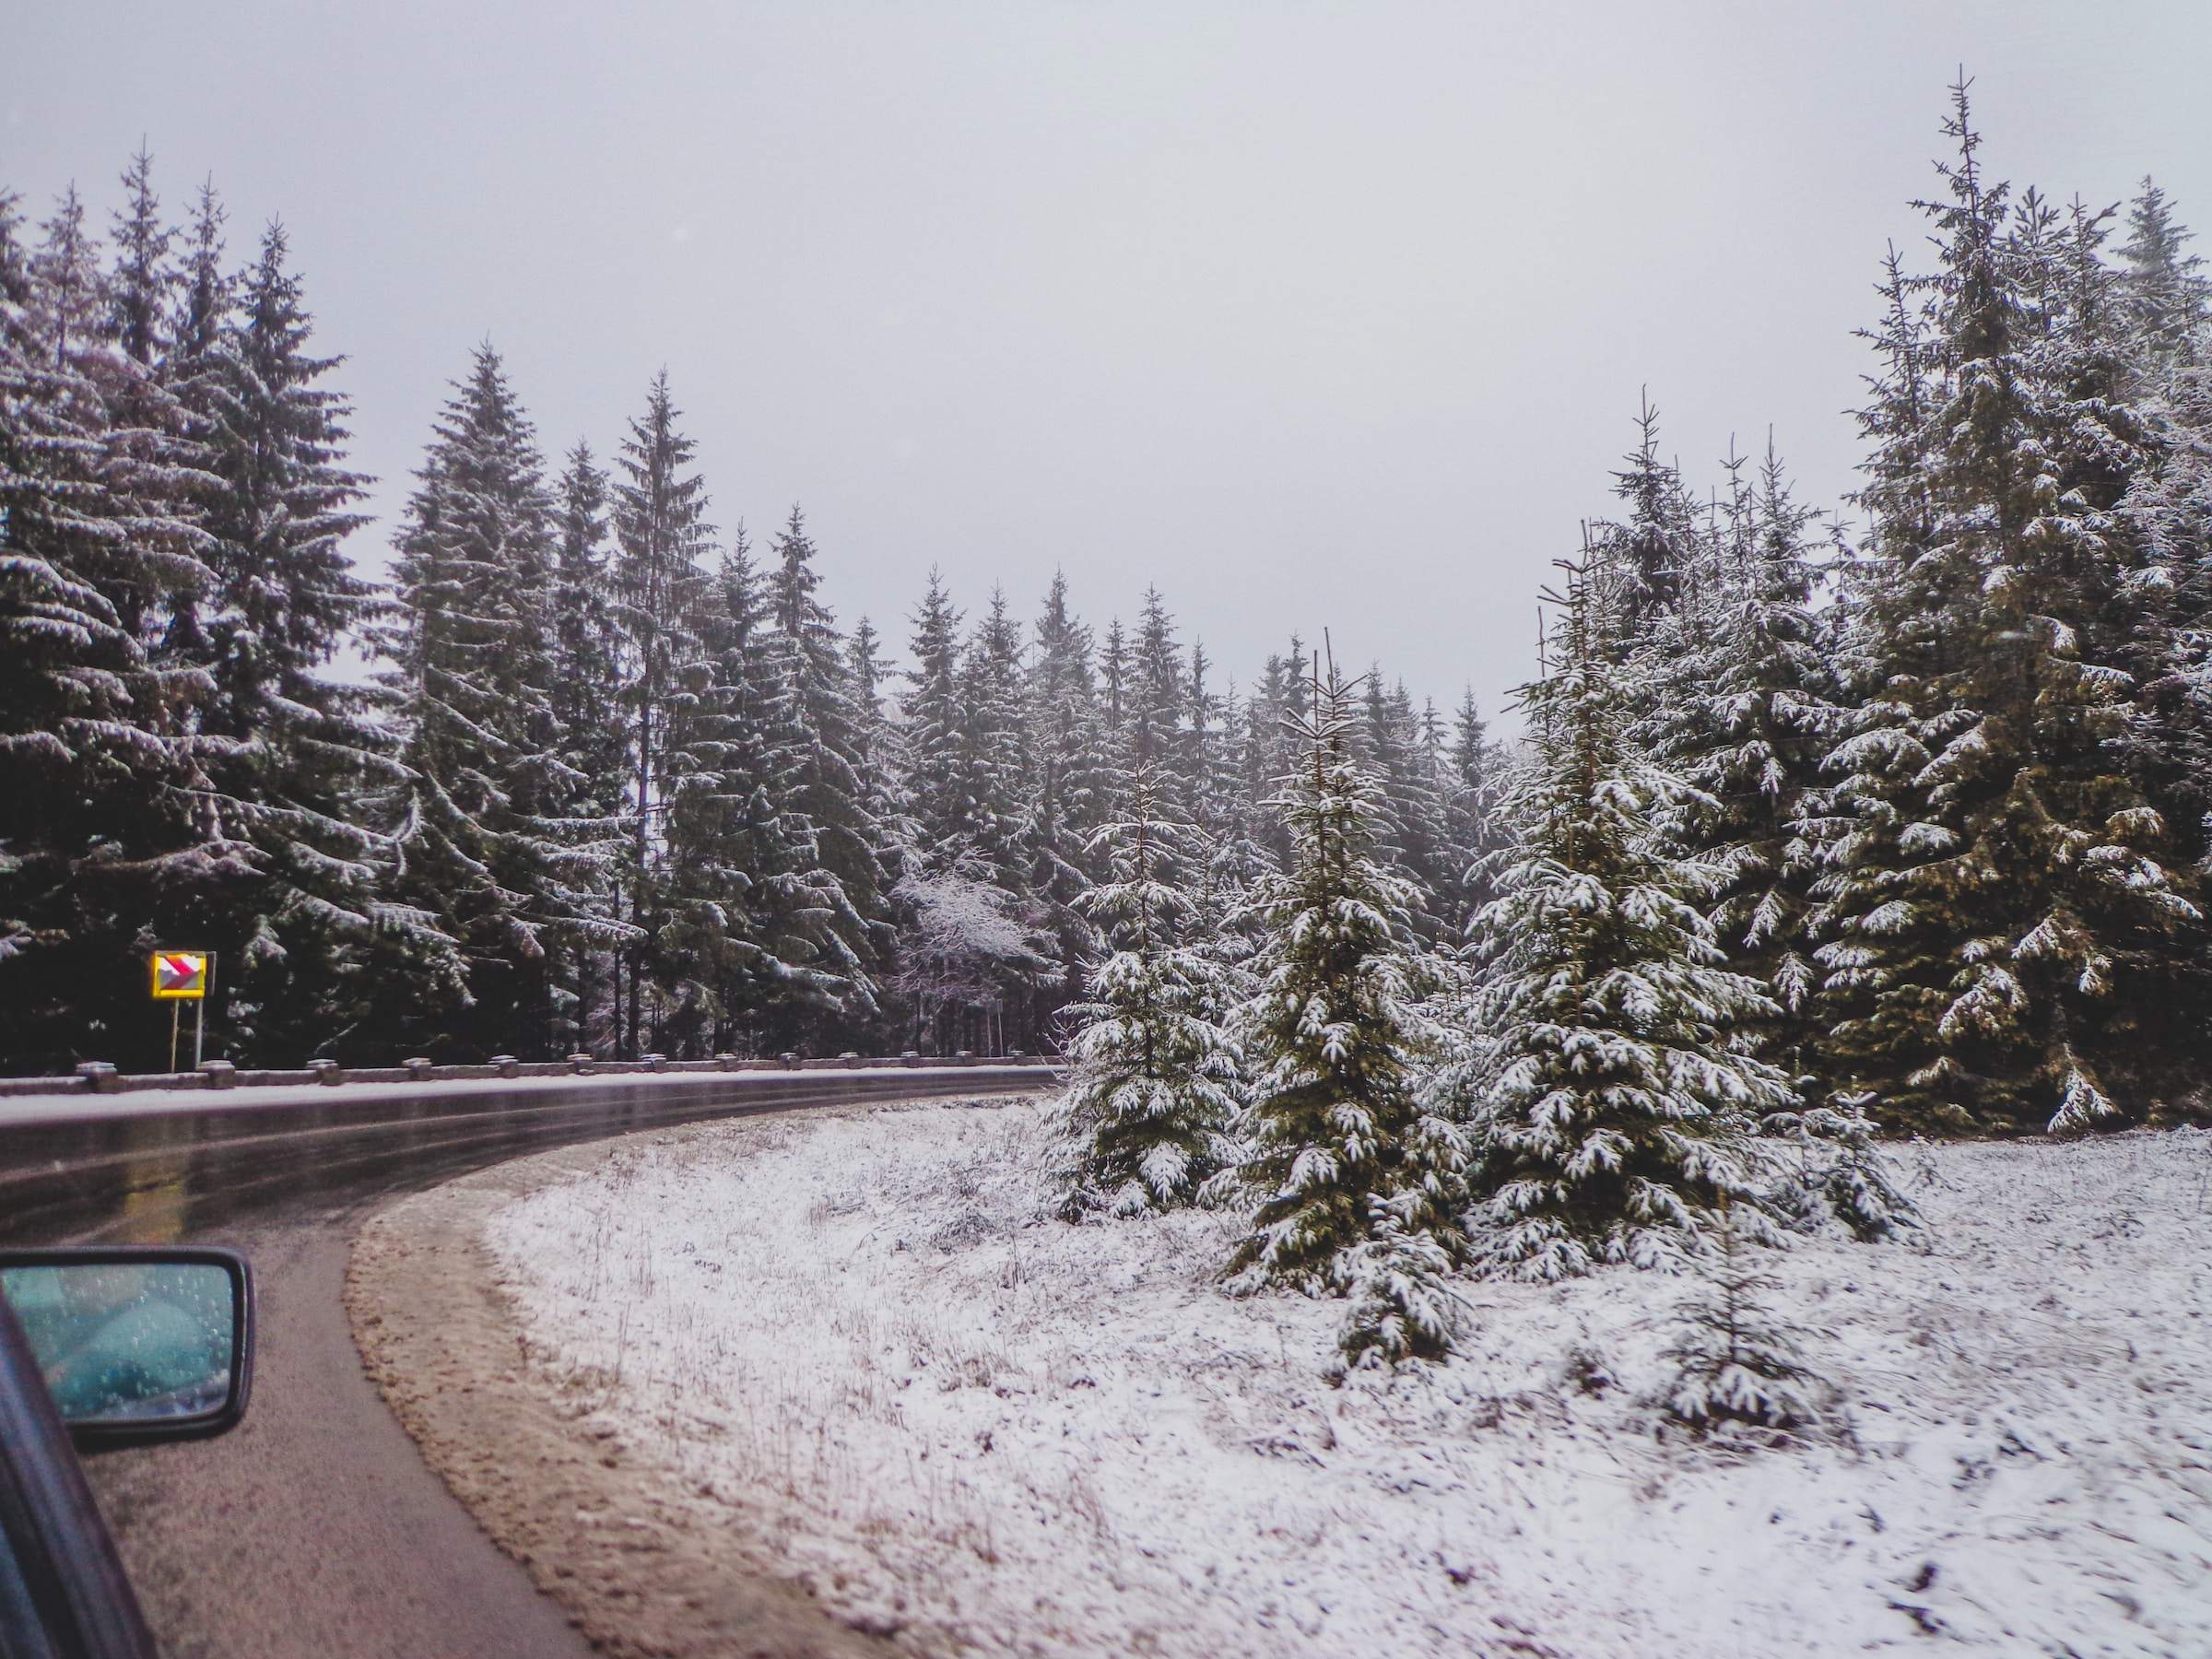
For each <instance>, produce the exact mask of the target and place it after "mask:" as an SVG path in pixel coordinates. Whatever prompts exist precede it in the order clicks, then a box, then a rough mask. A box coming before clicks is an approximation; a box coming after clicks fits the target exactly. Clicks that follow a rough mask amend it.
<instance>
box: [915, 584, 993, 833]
mask: <svg viewBox="0 0 2212 1659" xmlns="http://www.w3.org/2000/svg"><path fill="white" fill-rule="evenodd" d="M911 620H912V624H913V631H912V634H911V635H910V636H909V637H908V640H907V653H908V655H909V656H910V657H911V658H912V661H913V666H912V668H909V669H908V670H907V671H906V674H907V682H908V684H907V691H906V695H905V697H904V698H903V699H902V700H901V702H900V713H901V715H902V717H903V724H904V726H905V737H906V757H905V758H906V762H907V781H906V796H907V805H908V810H909V811H911V812H912V815H913V818H914V825H915V837H916V848H917V851H918V853H920V855H921V857H922V859H923V861H924V863H925V864H928V865H947V864H949V863H951V862H953V861H955V860H957V859H958V858H959V857H960V856H961V855H962V854H963V853H965V852H966V850H967V848H968V846H969V844H970V843H971V841H972V839H973V837H974V834H975V827H976V826H975V812H974V807H973V805H972V803H971V797H970V795H969V794H968V760H967V754H968V737H967V733H966V731H965V729H964V727H963V725H962V722H961V715H962V710H961V700H960V613H959V611H958V610H957V609H955V608H954V606H953V603H952V594H950V592H949V591H948V590H947V588H946V585H945V579H944V577H943V576H942V575H941V574H940V573H939V572H938V571H936V569H935V567H934V566H933V567H932V568H931V570H930V572H929V586H928V588H927V589H926V590H925V591H924V594H923V595H922V603H921V605H920V606H919V607H918V608H917V609H916V610H915V611H914V614H913V616H912V618H911Z"/></svg>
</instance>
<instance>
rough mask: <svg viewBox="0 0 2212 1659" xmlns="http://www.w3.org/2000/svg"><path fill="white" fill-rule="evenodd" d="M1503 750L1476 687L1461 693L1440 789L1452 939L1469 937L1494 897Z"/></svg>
mask: <svg viewBox="0 0 2212 1659" xmlns="http://www.w3.org/2000/svg"><path fill="white" fill-rule="evenodd" d="M1505 769H1506V759H1505V753H1504V749H1503V747H1502V746H1501V745H1500V744H1499V743H1498V742H1497V740H1496V739H1494V738H1493V737H1491V735H1490V727H1489V723H1488V721H1486V720H1484V719H1483V717H1482V711H1481V709H1480V707H1478V706H1477V703H1476V701H1475V691H1474V688H1473V687H1468V688H1465V690H1463V691H1462V692H1461V693H1460V699H1459V707H1458V708H1457V709H1456V710H1455V711H1453V715H1452V732H1451V742H1450V745H1449V747H1447V748H1446V750H1445V757H1444V780H1443V784H1442V789H1441V794H1442V799H1443V809H1444V837H1445V844H1446V845H1447V846H1448V847H1449V849H1450V851H1451V865H1450V866H1449V869H1450V875H1451V880H1450V882H1449V884H1448V885H1447V886H1446V888H1445V889H1444V891H1445V895H1446V898H1445V900H1444V901H1443V902H1444V904H1445V911H1446V919H1447V920H1448V921H1449V922H1450V924H1451V927H1452V931H1451V933H1450V934H1449V935H1448V936H1449V937H1450V938H1451V939H1452V940H1453V942H1455V943H1456V942H1459V941H1461V940H1463V939H1465V937H1466V935H1467V932H1468V928H1469V924H1471V923H1472V922H1473V921H1474V919H1475V916H1476V914H1477V912H1479V911H1480V910H1481V909H1482V907H1483V906H1484V905H1486V904H1488V902H1489V901H1490V900H1491V899H1492V898H1494V897H1495V896H1496V895H1495V893H1494V892H1493V891H1492V889H1491V883H1490V862H1491V855H1492V854H1493V853H1497V852H1498V851H1500V849H1501V848H1502V847H1503V845H1504V827H1503V824H1502V821H1501V820H1500V818H1499V815H1498V806H1499V802H1500V800H1501V799H1502V792H1503V790H1504V785H1505Z"/></svg>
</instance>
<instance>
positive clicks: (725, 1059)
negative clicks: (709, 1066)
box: [714, 1049, 737, 1071]
mask: <svg viewBox="0 0 2212 1659" xmlns="http://www.w3.org/2000/svg"><path fill="white" fill-rule="evenodd" d="M714 1069H715V1070H716V1071H735V1070H736V1069H737V1056H736V1055H735V1054H733V1053H730V1052H729V1051H728V1050H727V1049H724V1051H723V1052H722V1053H719V1054H717V1055H715V1056H714Z"/></svg>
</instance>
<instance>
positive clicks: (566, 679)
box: [547, 441, 639, 1053]
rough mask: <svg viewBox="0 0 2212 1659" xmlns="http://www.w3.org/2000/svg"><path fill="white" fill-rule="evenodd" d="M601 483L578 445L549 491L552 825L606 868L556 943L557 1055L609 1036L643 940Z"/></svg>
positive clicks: (602, 477) (597, 470) (603, 479)
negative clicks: (630, 856)
mask: <svg viewBox="0 0 2212 1659" xmlns="http://www.w3.org/2000/svg"><path fill="white" fill-rule="evenodd" d="M606 511H607V495H606V473H604V472H602V471H601V470H600V468H599V466H598V465H597V463H596V462H595V461H594V458H593V455H592V452H591V447H590V445H588V444H586V443H584V442H582V441H578V442H577V444H576V446H575V447H574V448H573V449H571V451H570V452H569V453H568V456H567V461H566V465H564V467H563V469H562V471H561V475H560V478H559V482H558V483H557V484H556V485H555V487H554V513H555V518H556V534H557V544H556V547H555V551H554V557H553V583H552V593H551V597H550V601H549V609H550V613H551V614H550V617H549V626H550V629H551V638H550V645H551V650H552V684H551V686H550V688H549V689H548V699H547V700H548V702H549V704H550V706H551V709H552V712H553V723H554V727H555V730H556V731H557V733H558V734H559V743H560V748H559V769H558V770H557V771H556V773H555V776H554V782H555V783H556V785H557V794H558V797H559V805H558V807H557V808H556V809H554V810H555V816H557V817H559V818H563V819H565V820H566V822H565V828H566V830H568V832H569V833H571V834H572V835H574V836H575V837H576V838H577V845H578V846H579V848H580V849H583V850H588V851H589V852H591V853H594V854H595V855H596V856H597V857H598V858H600V859H601V860H603V861H605V862H603V863H602V864H601V865H600V866H599V868H598V869H597V870H596V871H595V872H594V877H593V879H592V881H591V883H590V885H589V887H588V888H585V889H583V890H582V891H580V892H579V893H578V894H577V895H576V898H577V902H578V905H579V908H580V910H581V912H582V914H584V915H586V916H588V917H589V919H590V921H591V923H592V924H593V926H592V928H591V929H590V930H589V931H588V932H586V933H584V934H582V935H578V936H576V937H574V938H572V939H570V940H566V941H563V942H561V943H559V944H557V946H556V947H555V948H556V949H557V950H559V952H561V954H562V955H563V956H565V957H566V961H565V963H564V964H563V965H561V966H560V967H559V969H557V971H556V972H555V975H554V978H555V981H556V982H557V983H558V984H559V985H560V986H562V987H564V989H565V990H566V993H567V994H566V996H565V997H564V999H563V1000H562V1001H560V1002H559V1003H558V1004H557V1005H556V1010H555V1012H556V1018H557V1033H556V1034H557V1035H558V1037H559V1041H560V1042H561V1043H562V1044H564V1045H566V1046H565V1047H563V1048H562V1049H561V1051H560V1052H562V1053H572V1052H574V1051H575V1050H577V1049H579V1048H582V1049H587V1050H588V1049H591V1048H592V1047H593V1046H594V1044H596V1043H604V1042H605V1041H606V1039H607V1037H608V1036H609V1035H610V1031H611V1027H610V1024H609V1022H610V1021H611V1020H612V1019H613V1018H614V1000H615V978H614V967H615V962H616V960H617V959H618V957H617V953H618V952H621V951H625V950H628V949H629V948H631V947H635V946H636V945H637V944H638V943H639V941H638V939H637V938H636V936H635V935H634V934H633V933H632V931H631V930H630V928H629V924H626V923H623V922H622V921H620V920H619V919H618V916H617V914H616V911H617V908H618V903H619V901H620V898H621V891H620V877H621V872H622V865H621V863H620V859H621V855H622V851H623V848H624V846H625V845H627V844H630V841H631V838H632V837H633V836H634V834H635V826H634V825H633V824H632V823H631V822H630V820H629V815H628V812H627V809H626V803H627V796H626V795H625V794H624V790H623V779H624V776H625V772H626V769H625V766H624V763H623V758H624V754H625V749H624V745H623V721H622V692H623V687H622V679H621V646H622V641H621V636H620V634H619V632H618V630H617V629H616V627H615V621H614V615H613V610H612V604H611V587H610V583H611V580H612V578H611V574H610V571H609V569H608V552H607V546H606V537H607V519H606Z"/></svg>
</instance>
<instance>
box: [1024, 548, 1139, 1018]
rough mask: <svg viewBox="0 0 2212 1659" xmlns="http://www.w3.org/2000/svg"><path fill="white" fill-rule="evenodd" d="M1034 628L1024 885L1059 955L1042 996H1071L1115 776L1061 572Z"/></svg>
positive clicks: (1089, 948) (1089, 950) (1095, 943)
mask: <svg viewBox="0 0 2212 1659" xmlns="http://www.w3.org/2000/svg"><path fill="white" fill-rule="evenodd" d="M1035 631H1036V636H1037V641H1036V649H1035V651H1034V652H1033V653H1031V654H1030V665H1029V671H1028V686H1027V693H1026V694H1027V700H1028V709H1027V712H1026V720H1027V724H1028V726H1029V731H1030V744H1031V753H1032V758H1033V771H1032V772H1031V774H1030V782H1029V788H1028V792H1027V809H1026V812H1025V815H1024V819H1023V824H1022V834H1021V839H1022V846H1023V850H1024V854H1025V859H1026V870H1025V877H1026V885H1027V887H1028V889H1029V891H1030V894H1031V895H1032V896H1033V897H1034V898H1035V900H1036V901H1037V903H1038V904H1039V905H1041V907H1042V908H1043V911H1044V926H1045V927H1046V928H1047V929H1048V930H1049V931H1050V933H1051V934H1052V936H1053V955H1054V958H1055V959H1056V960H1057V962H1058V964H1059V980H1058V989H1057V991H1056V993H1054V994H1053V995H1052V996H1051V997H1050V998H1049V1000H1050V1001H1052V1002H1055V1003H1059V1004H1068V1003H1073V1002H1075V1001H1077V1000H1078V999H1079V998H1081V997H1082V995H1083V994H1084V990H1085V983H1086V981H1087V979H1088V976H1089V973H1090V970H1091V968H1092V966H1093V964H1095V963H1096V962H1097V960H1098V959H1099V954H1100V946H1101V943H1102V941H1101V938H1100V932H1099V927H1098V924H1096V923H1095V922H1094V921H1093V920H1092V919H1091V918H1090V916H1089V915H1088V914H1087V913H1086V912H1085V911H1084V910H1083V908H1082V904H1083V898H1084V895H1085V894H1086V893H1088V891H1089V890H1090V889H1091V888H1094V887H1095V886H1097V885H1098V883H1099V881H1100V879H1101V878H1102V877H1104V876H1105V875H1106V873H1107V865H1106V864H1105V862H1104V860H1103V858H1102V856H1101V854H1100V853H1099V852H1097V851H1096V850H1094V848H1095V838H1096V837H1097V835H1098V832H1099V831H1100V830H1101V829H1102V828H1103V827H1104V826H1105V825H1106V824H1107V823H1108V822H1109V821H1111V820H1110V818H1109V817H1108V815H1109V814H1110V813H1111V812H1112V811H1114V810H1115V809H1116V807H1117V806H1119V796H1120V794H1121V789H1120V778H1119V775H1118V770H1117V769H1116V768H1115V767H1114V766H1113V764H1112V760H1111V759H1110V758H1109V756H1108V753H1107V749H1106V734H1105V727H1104V724H1103V722H1102V721H1101V719H1100V714H1099V704H1098V687H1097V682H1096V680H1095V678H1094V677H1093V674H1092V665H1091V641H1090V629H1088V627H1087V626H1085V624H1084V623H1083V622H1082V621H1081V620H1080V619H1079V618H1077V616H1076V614H1075V612H1074V611H1073V610H1072V609H1071V608H1070V607H1069V606H1068V600H1067V578H1066V576H1065V574H1064V573H1063V572H1061V571H1054V572H1053V582H1052V586H1051V587H1050V588H1048V589H1047V590H1046V592H1045V595H1044V609H1043V611H1042V612H1041V614H1040V615H1039V616H1038V618H1037V621H1036V623H1035Z"/></svg>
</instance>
